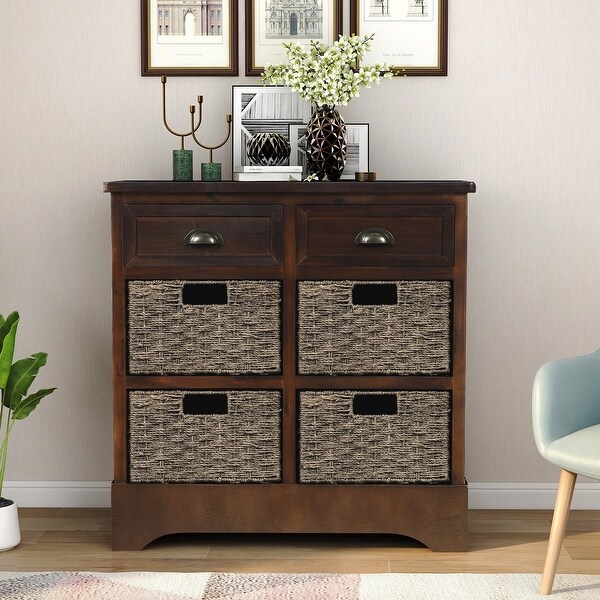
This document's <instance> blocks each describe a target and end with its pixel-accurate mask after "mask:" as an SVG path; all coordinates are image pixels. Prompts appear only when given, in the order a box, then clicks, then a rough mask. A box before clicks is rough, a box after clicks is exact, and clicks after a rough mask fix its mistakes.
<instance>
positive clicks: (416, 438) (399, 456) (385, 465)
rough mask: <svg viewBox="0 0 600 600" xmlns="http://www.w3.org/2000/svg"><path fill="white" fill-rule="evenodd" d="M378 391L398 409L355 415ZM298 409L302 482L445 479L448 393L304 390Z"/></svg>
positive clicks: (376, 398)
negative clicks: (357, 409)
mask: <svg viewBox="0 0 600 600" xmlns="http://www.w3.org/2000/svg"><path fill="white" fill-rule="evenodd" d="M382 395H383V396H384V397H385V399H386V400H389V399H390V396H392V398H391V399H392V403H394V402H395V404H396V407H395V410H396V414H376V415H373V414H355V410H356V404H355V402H356V399H357V396H358V397H359V398H360V400H361V401H362V407H363V408H364V407H365V406H366V407H367V410H366V411H365V412H369V409H368V406H369V403H370V399H371V398H372V399H373V404H376V402H377V401H378V400H380V399H381V398H382ZM394 397H395V398H394ZM299 413H300V416H299V420H300V482H301V483H443V482H447V481H449V477H450V393H449V392H438V391H426V392H422V391H398V392H387V391H386V392H362V391H361V392H358V391H318V392H316V391H310V392H308V391H306V392H301V393H300V410H299Z"/></svg>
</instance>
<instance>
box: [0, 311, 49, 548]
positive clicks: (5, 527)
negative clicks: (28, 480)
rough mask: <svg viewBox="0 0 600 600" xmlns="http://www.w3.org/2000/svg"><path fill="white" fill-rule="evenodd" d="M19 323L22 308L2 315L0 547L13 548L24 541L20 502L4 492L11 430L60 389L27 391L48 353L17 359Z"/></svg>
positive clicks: (0, 341) (0, 330) (0, 333)
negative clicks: (49, 395) (20, 523)
mask: <svg viewBox="0 0 600 600" xmlns="http://www.w3.org/2000/svg"><path fill="white" fill-rule="evenodd" d="M18 325H19V313H18V312H16V311H15V312H12V313H10V314H9V315H8V317H6V319H5V318H4V317H3V316H2V315H0V400H1V402H0V551H3V550H10V548H14V547H15V546H16V545H17V544H18V543H19V542H20V541H21V533H20V530H19V517H18V514H17V505H16V504H15V503H14V502H13V501H12V500H8V499H6V498H4V497H3V496H2V487H3V485H4V472H5V470H6V456H7V453H8V439H9V436H10V432H11V431H12V428H13V427H14V425H15V423H16V422H17V421H21V420H23V419H24V418H25V417H27V416H29V414H30V413H31V412H32V411H33V410H34V409H35V407H36V406H37V405H38V404H39V403H40V402H41V400H42V399H43V398H44V397H45V396H47V395H48V394H51V393H52V392H53V391H54V390H55V389H56V388H46V389H41V390H38V391H37V392H34V393H33V394H29V395H28V394H27V392H28V391H29V388H30V386H31V384H32V383H33V381H34V379H35V378H36V376H37V374H38V372H39V370H40V369H41V368H42V367H43V366H44V365H45V364H46V359H47V358H48V355H47V354H46V353H45V352H36V353H35V354H32V355H31V356H30V357H29V358H23V359H21V360H17V361H16V362H14V363H13V356H14V351H15V340H16V337H17V327H18Z"/></svg>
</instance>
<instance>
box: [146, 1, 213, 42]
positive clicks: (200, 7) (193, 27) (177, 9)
mask: <svg viewBox="0 0 600 600" xmlns="http://www.w3.org/2000/svg"><path fill="white" fill-rule="evenodd" d="M157 10H158V15H157V24H158V35H159V37H161V36H174V35H178V36H186V37H191V36H201V35H223V16H222V15H223V0H158V6H157Z"/></svg>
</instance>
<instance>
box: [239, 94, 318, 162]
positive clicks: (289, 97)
mask: <svg viewBox="0 0 600 600" xmlns="http://www.w3.org/2000/svg"><path fill="white" fill-rule="evenodd" d="M232 93H233V99H232V122H231V127H232V153H233V157H232V167H233V169H235V167H240V166H246V165H249V164H250V161H249V160H248V159H247V156H246V143H247V142H248V140H249V139H250V138H251V137H252V135H253V134H254V133H256V132H258V131H268V132H270V133H281V134H282V135H285V136H286V137H288V135H289V127H290V125H292V124H297V125H302V124H304V126H306V123H307V122H308V119H309V118H310V103H308V102H306V101H305V100H302V99H301V98H300V97H299V96H298V94H296V92H294V91H293V90H292V89H290V88H288V87H283V86H262V85H251V86H238V85H234V86H233V88H232ZM248 95H254V98H253V100H252V101H250V103H248V104H247V105H245V106H243V102H244V98H246V97H247V96H248ZM289 164H291V165H297V164H299V163H296V162H293V160H290V162H289Z"/></svg>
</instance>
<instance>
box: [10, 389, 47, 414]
mask: <svg viewBox="0 0 600 600" xmlns="http://www.w3.org/2000/svg"><path fill="white" fill-rule="evenodd" d="M55 389H56V388H45V389H43V390H38V391H37V392H35V393H34V394H31V395H29V396H27V398H24V399H23V400H21V402H19V404H18V405H17V406H16V408H15V409H14V410H13V414H12V416H11V419H24V418H25V417H28V416H29V415H30V413H31V412H32V411H33V410H34V409H35V407H36V406H37V405H38V404H39V403H40V402H41V400H42V398H44V397H45V396H48V394H51V393H52V392H53V391H54V390H55Z"/></svg>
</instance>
